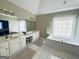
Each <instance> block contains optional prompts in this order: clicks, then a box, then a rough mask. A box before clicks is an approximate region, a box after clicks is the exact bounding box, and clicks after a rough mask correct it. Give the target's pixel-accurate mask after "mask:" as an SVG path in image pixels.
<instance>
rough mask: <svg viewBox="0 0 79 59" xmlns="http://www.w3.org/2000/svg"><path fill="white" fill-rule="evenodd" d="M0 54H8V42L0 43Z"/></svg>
mask: <svg viewBox="0 0 79 59" xmlns="http://www.w3.org/2000/svg"><path fill="white" fill-rule="evenodd" d="M0 56H9V48H8V42H5V43H2V44H0Z"/></svg>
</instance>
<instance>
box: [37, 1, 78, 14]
mask: <svg viewBox="0 0 79 59" xmlns="http://www.w3.org/2000/svg"><path fill="white" fill-rule="evenodd" d="M63 1H67V3H66V4H64V3H63ZM76 8H79V0H41V1H40V7H39V12H38V14H47V13H53V12H59V11H63V10H71V9H76Z"/></svg>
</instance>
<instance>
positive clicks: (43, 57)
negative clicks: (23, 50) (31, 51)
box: [32, 47, 62, 59]
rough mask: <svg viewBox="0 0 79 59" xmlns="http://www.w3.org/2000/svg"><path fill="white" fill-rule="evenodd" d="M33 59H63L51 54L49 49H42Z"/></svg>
mask: <svg viewBox="0 0 79 59" xmlns="http://www.w3.org/2000/svg"><path fill="white" fill-rule="evenodd" d="M32 59H62V58H59V57H57V56H55V55H53V54H52V53H51V52H49V51H48V50H47V49H44V48H43V47H41V48H40V49H39V50H38V51H37V53H36V54H35V55H34V56H33V58H32Z"/></svg>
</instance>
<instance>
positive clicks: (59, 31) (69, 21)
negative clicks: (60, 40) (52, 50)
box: [52, 16, 74, 38]
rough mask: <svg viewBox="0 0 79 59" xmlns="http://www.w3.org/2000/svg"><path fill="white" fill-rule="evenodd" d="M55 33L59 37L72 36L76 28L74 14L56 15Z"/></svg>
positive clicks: (54, 20)
mask: <svg viewBox="0 0 79 59" xmlns="http://www.w3.org/2000/svg"><path fill="white" fill-rule="evenodd" d="M52 28H53V35H54V36H57V37H66V38H67V37H71V36H72V35H73V29H74V16H64V17H54V18H53V27H52Z"/></svg>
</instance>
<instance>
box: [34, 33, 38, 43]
mask: <svg viewBox="0 0 79 59" xmlns="http://www.w3.org/2000/svg"><path fill="white" fill-rule="evenodd" d="M38 38H39V32H35V33H33V42H34V41H36V40H37V39H38Z"/></svg>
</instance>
